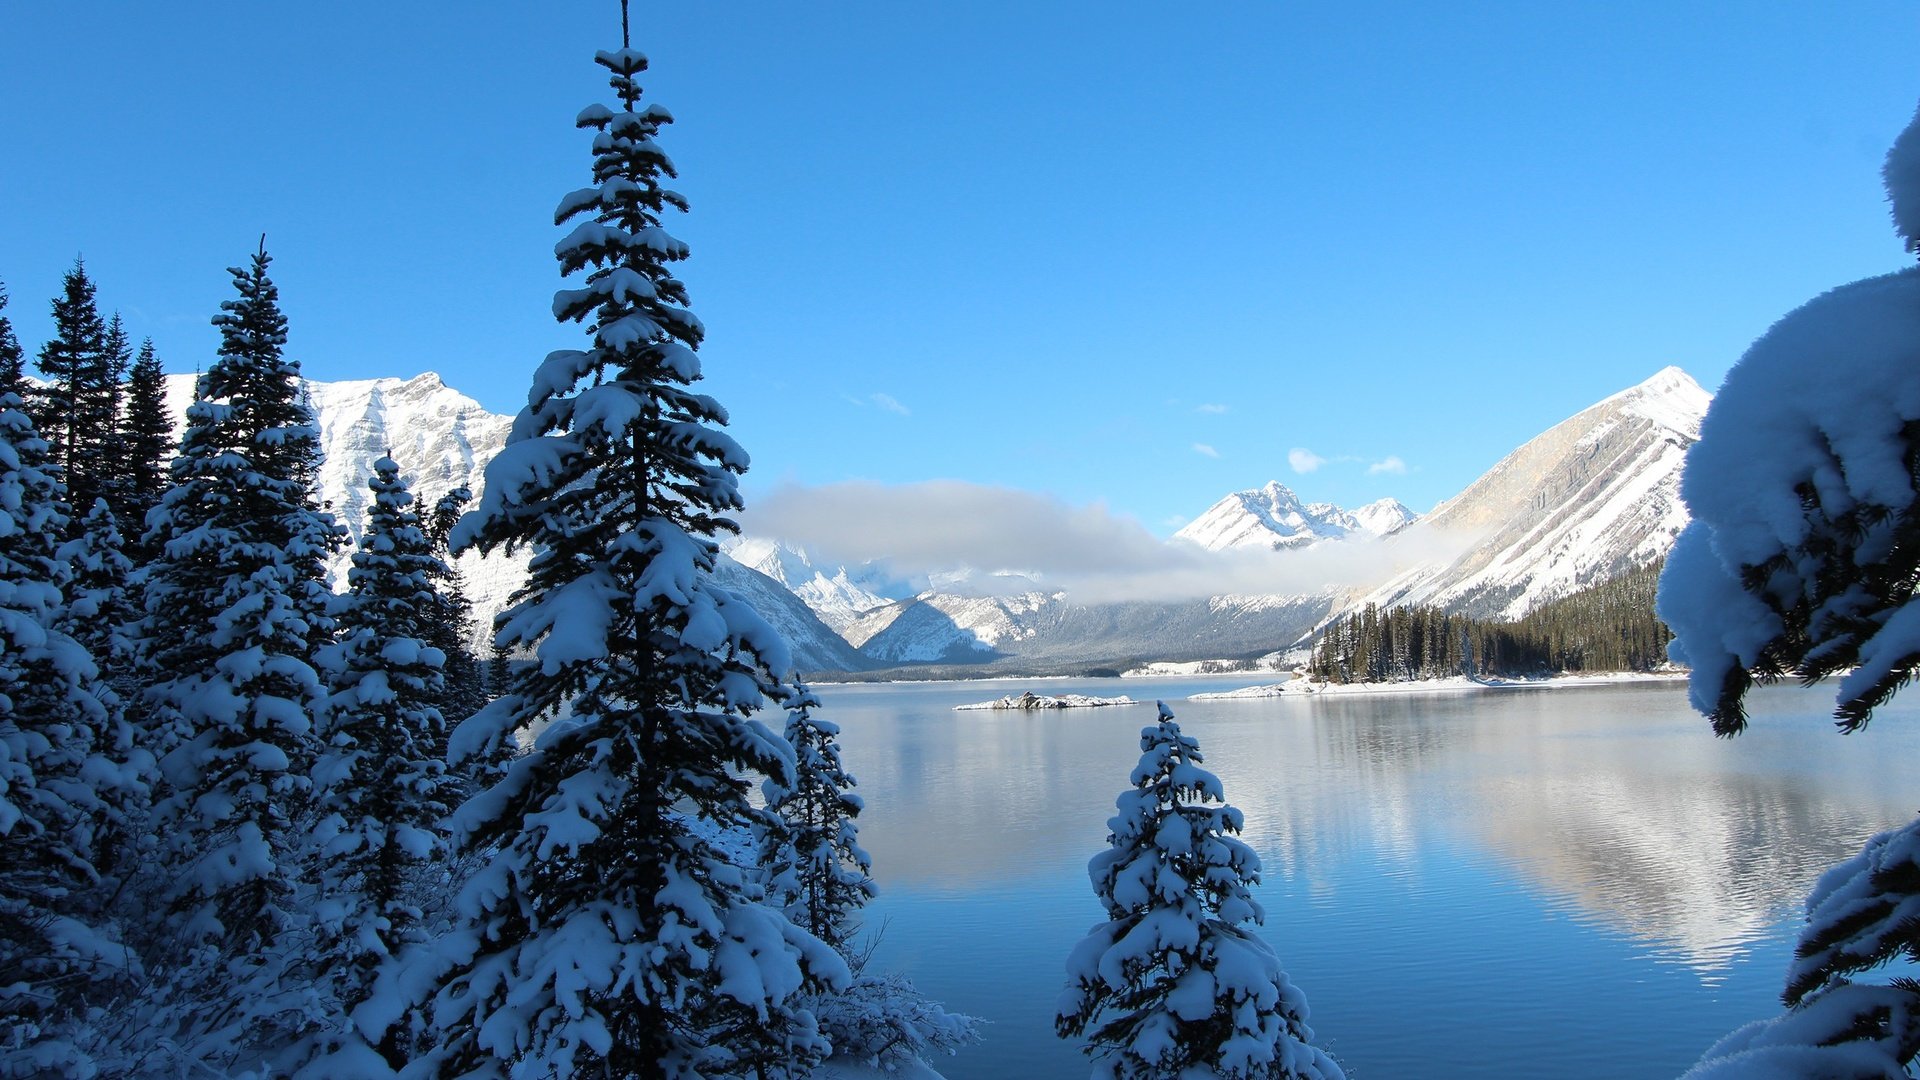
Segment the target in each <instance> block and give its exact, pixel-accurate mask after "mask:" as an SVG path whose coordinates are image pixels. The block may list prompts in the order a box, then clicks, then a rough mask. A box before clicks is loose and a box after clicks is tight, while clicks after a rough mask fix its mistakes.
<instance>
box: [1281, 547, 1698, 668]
mask: <svg viewBox="0 0 1920 1080" xmlns="http://www.w3.org/2000/svg"><path fill="white" fill-rule="evenodd" d="M1659 581H1660V564H1659V563H1653V564H1652V565H1649V566H1644V567H1640V568H1638V569H1635V570H1629V571H1627V572H1626V573H1625V574H1622V575H1621V576H1619V577H1617V578H1614V579H1613V580H1612V581H1608V582H1604V583H1602V584H1599V585H1595V586H1592V587H1591V588H1587V589H1582V590H1581V591H1579V592H1577V593H1574V594H1572V595H1571V596H1566V597H1562V598H1561V599H1559V600H1555V601H1552V602H1551V603H1547V604H1543V605H1541V606H1540V607H1538V608H1536V609H1534V610H1533V611H1531V612H1529V613H1528V614H1527V615H1526V617H1525V618H1522V619H1520V620H1519V621H1517V622H1486V621H1482V620H1478V619H1472V618H1468V617H1467V616H1465V615H1452V614H1448V613H1447V612H1446V611H1444V610H1442V609H1440V608H1431V607H1400V608H1392V609H1389V610H1387V611H1381V610H1379V609H1378V608H1377V607H1375V606H1373V605H1371V604H1369V605H1368V606H1367V607H1366V609H1365V610H1363V611H1361V612H1358V613H1356V614H1354V615H1350V616H1348V617H1347V618H1346V619H1345V620H1341V621H1336V622H1334V623H1332V624H1330V625H1329V626H1328V627H1327V628H1326V630H1325V631H1324V632H1323V633H1322V636H1321V638H1320V641H1319V642H1318V643H1317V644H1316V645H1315V646H1314V650H1313V660H1312V662H1311V663H1310V664H1309V665H1308V670H1309V671H1310V672H1311V673H1312V674H1313V675H1314V677H1316V678H1320V679H1326V680H1329V681H1332V682H1404V681H1407V680H1411V679H1434V678H1445V677H1447V676H1452V675H1491V676H1509V677H1513V676H1528V675H1546V674H1553V673H1557V672H1582V671H1650V670H1652V669H1654V668H1656V667H1659V666H1660V665H1661V664H1664V663H1666V660H1667V651H1666V650H1667V642H1668V641H1669V640H1671V639H1672V636H1673V635H1672V634H1671V633H1669V632H1668V631H1667V628H1666V626H1665V625H1664V624H1663V623H1661V622H1660V620H1659V618H1658V617H1657V616H1655V615H1654V613H1653V598H1654V592H1655V590H1656V587H1657V586H1658V584H1659Z"/></svg>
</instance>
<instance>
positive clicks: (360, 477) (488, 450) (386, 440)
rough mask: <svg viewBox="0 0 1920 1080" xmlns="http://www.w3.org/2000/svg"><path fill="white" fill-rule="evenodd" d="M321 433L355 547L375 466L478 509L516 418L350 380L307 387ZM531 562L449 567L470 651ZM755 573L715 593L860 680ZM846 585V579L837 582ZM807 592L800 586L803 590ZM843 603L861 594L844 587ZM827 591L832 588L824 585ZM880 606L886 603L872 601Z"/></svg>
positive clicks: (183, 387)
mask: <svg viewBox="0 0 1920 1080" xmlns="http://www.w3.org/2000/svg"><path fill="white" fill-rule="evenodd" d="M195 381H196V376H193V375H169V376H167V406H168V408H169V410H170V411H171V414H172V416H173V421H174V432H175V437H176V438H177V437H178V435H179V433H180V430H181V429H182V427H183V426H184V424H185V419H186V410H187V406H188V405H189V404H190V403H191V402H192V401H193V390H194V383H195ZM303 386H304V389H305V392H306V395H307V398H308V400H309V402H310V403H311V404H312V406H313V411H314V421H315V423H316V425H317V426H318V427H319V429H320V449H321V454H322V460H321V463H320V471H319V477H318V480H319V484H318V486H319V497H320V500H321V502H322V503H323V504H324V505H325V506H326V507H327V508H328V509H330V510H331V511H332V512H333V514H334V516H335V518H336V519H337V520H338V521H339V523H340V524H341V525H343V526H345V527H346V529H347V532H348V534H349V536H350V537H351V538H352V541H353V543H354V544H358V543H359V540H360V533H361V531H362V530H363V529H365V528H366V519H367V505H368V502H369V500H370V498H371V492H370V491H369V490H368V488H367V479H368V477H369V476H371V475H372V470H373V462H374V460H375V459H377V458H379V457H380V456H382V455H389V456H391V457H392V458H393V459H394V461H396V462H398V463H399V465H400V472H401V475H402V476H404V477H405V478H406V480H407V483H408V485H409V487H410V488H411V489H412V491H413V495H414V498H415V500H416V502H417V504H418V505H419V506H420V507H421V508H422V509H423V510H425V509H430V508H431V507H432V506H433V504H434V502H435V501H437V500H438V499H439V498H440V497H441V496H442V495H445V494H446V493H447V492H449V491H452V490H453V489H454V488H457V487H465V488H467V489H469V490H470V491H472V492H473V494H474V497H475V499H476V500H477V499H478V498H479V496H480V494H481V491H482V489H483V488H484V487H485V484H486V467H487V463H488V462H489V461H492V460H493V458H494V456H495V455H496V454H498V453H499V452H500V450H501V449H502V448H503V447H505V446H506V444H507V434H508V432H509V431H510V430H511V429H512V427H513V418H512V417H509V416H503V415H500V414H498V413H492V412H488V411H487V410H486V409H485V408H483V407H482V406H481V405H480V403H479V402H477V401H475V400H474V399H472V398H470V397H468V396H466V395H465V394H462V393H460V392H459V391H458V390H455V389H453V388H452V387H450V386H448V385H447V384H446V382H445V381H444V380H442V379H441V377H440V376H439V375H437V374H434V373H433V372H427V373H426V374H423V375H416V376H414V377H413V378H411V379H397V378H386V379H356V380H350V381H343V382H316V381H313V380H304V381H303ZM352 553H353V548H352V547H351V546H349V547H348V548H346V549H345V550H342V551H341V552H339V553H338V554H337V555H335V556H334V558H333V559H332V560H331V561H330V562H329V564H328V568H327V569H328V572H329V573H330V574H331V575H332V579H333V585H334V587H335V588H340V587H342V586H343V585H344V584H345V582H346V575H347V568H348V567H349V566H350V565H351V561H352ZM529 557H530V556H529V554H528V553H526V552H519V553H516V554H513V555H507V554H505V553H502V552H500V551H495V552H493V553H492V554H490V555H485V556H483V555H481V554H480V553H479V552H475V551H469V552H466V553H465V554H463V555H461V556H459V557H458V558H456V559H455V560H454V566H455V568H456V569H458V570H459V571H460V574H461V577H462V579H463V580H464V582H465V585H466V590H467V596H468V598H469V599H471V600H472V601H473V609H474V623H475V626H474V631H475V633H474V642H473V644H474V648H475V649H476V651H478V653H479V655H482V656H485V655H487V654H488V653H489V652H490V651H491V648H492V645H491V643H492V640H493V629H492V628H493V617H494V615H495V614H496V613H498V612H500V611H502V610H504V609H505V608H506V607H507V605H508V604H509V603H511V602H512V599H513V593H514V591H515V590H517V589H518V588H519V587H520V586H521V585H522V584H524V583H525V582H526V578H527V561H528V558H529ZM757 569H758V568H757V567H754V568H748V567H743V566H740V565H739V564H737V563H734V562H733V561H732V560H730V559H728V558H727V557H726V556H725V555H722V556H721V558H720V561H719V563H718V567H717V573H716V576H717V577H718V578H719V579H720V581H721V583H722V584H724V585H726V586H727V587H729V588H732V589H734V590H735V591H737V592H740V593H742V594H743V595H745V596H746V598H747V599H748V601H749V602H750V603H751V604H752V605H753V607H754V609H755V610H757V611H758V612H759V613H760V615H761V616H762V617H763V618H765V619H767V621H769V622H771V623H772V624H773V625H774V627H775V628H776V629H778V630H779V631H780V632H781V633H782V634H783V635H784V636H785V637H786V638H787V643H788V645H789V646H790V647H791V648H792V649H793V655H794V662H795V664H796V665H798V666H799V667H800V669H801V670H802V671H805V672H818V671H857V670H860V669H861V668H863V667H866V666H869V665H868V663H867V661H866V660H865V659H864V658H863V657H861V656H860V654H859V653H857V652H855V651H854V650H853V649H852V648H851V647H850V646H848V645H847V644H846V642H845V641H843V640H842V639H841V638H840V637H839V636H838V633H837V632H836V630H835V629H833V628H830V627H829V626H827V625H825V624H823V623H822V622H821V621H820V619H818V618H816V617H815V615H814V613H813V612H812V611H810V610H809V607H808V605H807V604H806V603H803V600H804V599H805V597H803V596H796V595H795V593H794V592H792V591H789V588H787V587H783V586H788V584H789V583H788V581H787V580H785V579H776V580H769V579H768V577H767V576H764V575H763V572H755V571H756V570H757ZM842 575H843V577H844V571H843V572H842ZM801 584H802V586H803V587H804V586H805V585H806V584H807V582H805V581H803V582H802V583H801ZM846 584H847V586H848V588H847V590H846V593H845V596H846V597H847V598H848V602H849V603H851V602H857V601H855V600H853V599H852V598H855V597H858V596H860V595H862V594H861V592H860V590H859V586H858V585H855V584H854V583H853V582H846ZM829 585H831V582H829ZM874 602H875V603H879V604H884V603H886V602H887V601H886V600H885V599H884V598H879V597H875V598H874Z"/></svg>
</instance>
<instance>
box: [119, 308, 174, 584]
mask: <svg viewBox="0 0 1920 1080" xmlns="http://www.w3.org/2000/svg"><path fill="white" fill-rule="evenodd" d="M120 442H121V445H122V447H123V449H124V454H123V456H122V458H121V463H120V465H121V469H122V470H123V475H124V478H125V479H124V482H123V483H122V485H121V499H122V500H123V502H124V510H123V511H122V514H123V517H122V520H123V521H125V522H127V523H128V528H129V529H130V530H131V531H132V532H133V534H134V535H135V536H136V537H138V536H139V535H141V533H142V532H143V531H144V530H145V528H146V521H147V514H148V513H149V512H151V511H152V510H153V508H154V507H156V506H158V505H160V497H161V496H162V495H164V494H166V491H167V487H168V486H169V480H168V477H167V461H168V459H169V458H170V457H171V456H172V454H173V448H174V437H173V420H172V418H171V417H170V416H168V415H167V382H166V375H165V374H164V373H163V372H162V371H161V370H160V361H159V359H158V358H157V357H155V356H154V353H153V339H152V338H148V339H146V340H145V341H143V342H141V343H140V353H139V355H138V356H136V357H135V358H134V361H133V366H132V367H130V368H128V369H127V392H126V410H125V413H124V419H123V421H122V423H121V428H120ZM136 550H138V551H139V553H140V554H142V555H143V556H147V557H149V558H150V557H151V555H152V554H153V553H152V552H148V551H146V550H145V549H144V547H140V548H137V549H136ZM142 561H145V560H144V559H143V560H142Z"/></svg>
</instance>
